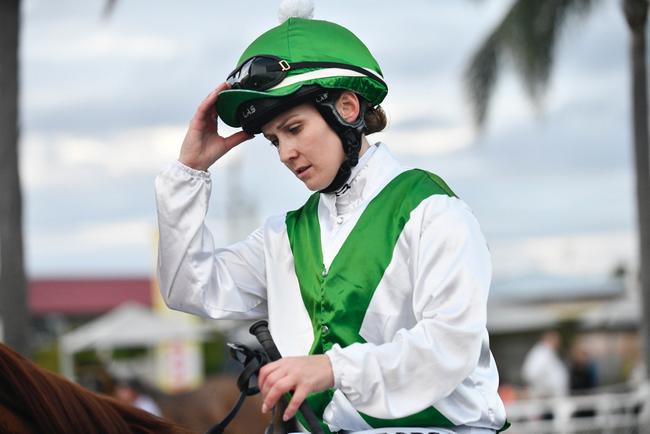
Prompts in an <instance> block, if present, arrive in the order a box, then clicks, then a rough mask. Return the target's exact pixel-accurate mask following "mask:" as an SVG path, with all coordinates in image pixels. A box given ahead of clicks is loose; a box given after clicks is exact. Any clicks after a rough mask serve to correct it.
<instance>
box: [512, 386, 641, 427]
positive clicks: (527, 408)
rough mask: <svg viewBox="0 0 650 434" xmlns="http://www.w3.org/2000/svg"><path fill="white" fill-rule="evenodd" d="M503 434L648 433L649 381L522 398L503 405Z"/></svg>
mask: <svg viewBox="0 0 650 434" xmlns="http://www.w3.org/2000/svg"><path fill="white" fill-rule="evenodd" d="M506 412H507V414H508V420H509V421H510V423H512V427H511V428H510V429H509V430H508V431H507V432H506V434H542V433H548V434H583V433H585V434H586V433H594V434H627V433H639V434H645V433H648V432H650V383H645V384H642V385H641V386H639V387H637V388H635V389H634V390H631V391H627V392H599V393H594V394H589V395H581V396H570V397H563V398H551V399H525V400H519V401H515V402H513V403H511V404H509V405H507V406H506Z"/></svg>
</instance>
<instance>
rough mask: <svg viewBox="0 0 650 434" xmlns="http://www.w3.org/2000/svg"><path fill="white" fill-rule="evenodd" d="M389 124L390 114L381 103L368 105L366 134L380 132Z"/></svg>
mask: <svg viewBox="0 0 650 434" xmlns="http://www.w3.org/2000/svg"><path fill="white" fill-rule="evenodd" d="M387 124H388V116H386V112H385V111H384V109H383V108H382V107H381V106H380V105H378V106H376V107H368V109H367V110H366V135H368V134H372V133H378V132H380V131H381V130H383V129H384V128H386V125H387Z"/></svg>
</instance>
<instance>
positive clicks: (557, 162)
mask: <svg viewBox="0 0 650 434" xmlns="http://www.w3.org/2000/svg"><path fill="white" fill-rule="evenodd" d="M104 4H105V3H104V1H103V0H87V1H84V2H78V1H73V0H60V1H57V2H49V1H46V0H24V1H23V22H22V33H21V47H20V60H21V75H20V80H21V89H20V90H21V144H20V158H21V163H20V168H21V175H22V184H23V192H24V193H23V194H24V206H25V211H24V213H25V236H26V237H25V241H26V263H27V269H28V273H29V275H30V276H31V277H32V278H38V277H57V276H66V277H70V276H143V275H149V274H151V273H152V272H153V266H154V261H155V250H154V245H155V234H156V215H155V200H154V194H153V180H154V178H155V176H156V174H157V173H158V172H159V171H160V170H162V169H163V168H164V167H165V166H166V165H168V164H169V163H170V162H171V161H173V160H174V159H176V158H177V156H178V150H179V148H180V144H181V142H182V139H183V136H184V134H185V130H186V128H187V125H188V122H189V120H190V118H191V117H192V114H193V112H194V110H195V109H196V106H197V105H198V104H199V102H200V101H201V100H202V99H203V98H204V97H205V96H206V95H207V94H208V93H209V92H210V91H211V90H212V89H213V88H214V87H216V85H217V84H219V83H220V82H221V81H223V79H224V78H225V76H226V75H227V74H228V72H230V71H231V70H232V69H233V67H234V65H235V63H236V61H237V59H238V58H239V56H240V54H241V52H242V51H243V50H244V48H245V47H246V46H247V45H248V44H249V43H250V42H251V41H252V40H253V39H254V38H255V37H256V36H258V35H259V34H261V33H262V32H264V31H266V30H267V29H269V28H271V27H273V26H275V25H277V24H278V19H277V10H278V5H279V1H253V0H242V1H237V2H224V1H219V0H212V1H207V0H195V1H192V2H173V1H153V0H140V1H133V0H120V1H119V2H118V4H117V6H116V8H115V10H114V11H113V13H112V15H111V16H110V17H108V18H104V17H103V8H104ZM396 4H397V3H396V2H394V1H388V0H382V1H370V0H357V1H354V2H350V1H343V0H328V1H323V0H316V1H315V18H318V19H325V20H330V21H335V22H337V23H339V24H342V25H344V26H346V27H348V28H349V29H351V30H352V31H353V32H355V33H356V34H357V36H359V37H360V38H361V39H362V40H363V41H364V42H365V43H366V45H367V46H368V47H369V48H370V50H371V52H372V53H373V54H374V55H375V57H376V58H377V60H378V62H379V64H380V65H381V67H382V70H383V72H384V76H385V79H386V81H387V83H388V85H389V94H388V97H387V98H386V100H385V101H384V103H383V104H382V106H383V107H384V109H385V110H386V111H387V112H388V115H389V119H390V122H389V127H388V128H387V130H386V131H385V132H382V133H378V134H375V135H371V136H370V137H369V139H370V141H371V142H376V141H382V142H384V143H386V144H387V146H388V147H389V149H391V151H392V152H393V153H394V154H395V155H396V156H397V158H398V159H400V160H401V161H403V162H404V163H406V164H408V165H411V166H417V167H421V168H424V169H427V170H430V171H432V172H434V173H436V174H438V175H440V176H442V177H443V178H444V179H445V180H446V181H447V183H448V184H449V185H450V186H451V187H452V189H453V190H454V191H455V192H456V193H457V194H458V195H459V196H460V197H461V198H462V199H463V200H465V201H466V202H467V203H468V204H469V205H470V207H471V208H472V210H473V212H474V213H475V215H476V216H477V218H478V220H479V222H480V224H481V227H482V229H483V232H484V234H485V236H486V239H487V241H488V244H489V246H490V250H491V252H492V256H493V262H494V276H495V277H494V279H495V282H496V283H498V282H509V281H510V282H511V281H513V280H515V281H516V280H517V279H528V280H527V281H530V277H531V276H554V278H553V281H554V282H562V281H563V279H565V280H564V281H565V282H574V281H576V280H578V281H579V280H583V281H590V282H591V281H598V279H601V280H602V279H606V277H607V276H608V275H610V274H611V271H612V270H613V269H614V268H615V267H616V266H617V265H619V264H626V265H627V266H632V267H633V266H634V264H635V262H636V256H637V255H636V232H635V231H636V225H635V219H636V217H635V212H636V211H635V199H634V183H633V181H634V178H633V172H632V170H631V168H632V154H631V149H632V144H631V137H630V126H631V120H630V109H629V80H628V63H627V62H628V59H627V29H626V26H625V23H624V21H623V17H622V13H621V11H620V10H619V2H613V1H612V2H609V1H608V2H600V3H599V4H598V5H597V7H596V8H594V10H593V12H592V13H591V14H590V15H589V16H588V17H587V18H585V19H581V20H573V21H571V22H570V25H569V26H567V29H566V31H565V32H564V33H563V34H562V37H561V38H560V41H559V42H560V43H559V46H558V50H557V54H556V60H555V67H554V70H553V74H552V77H551V82H550V85H549V88H548V91H547V92H546V94H545V97H544V99H543V101H542V102H541V104H539V106H538V107H537V108H536V107H535V106H533V105H531V104H530V102H529V101H528V99H527V98H526V95H525V93H524V91H523V86H522V85H521V83H520V82H519V80H518V79H517V77H516V76H515V75H514V73H513V72H512V69H511V68H507V66H508V64H506V68H505V70H504V74H503V76H502V77H501V79H500V81H499V84H498V87H497V90H496V92H495V95H494V99H493V101H492V104H491V111H490V116H489V119H488V124H487V125H486V127H485V129H484V130H483V131H482V132H480V133H479V132H477V131H475V129H474V128H473V126H472V121H471V116H470V113H471V112H470V106H469V104H468V102H467V99H466V98H465V93H464V89H463V81H462V74H463V71H464V69H465V67H466V65H467V63H468V61H469V59H470V57H471V55H472V54H473V52H474V51H475V50H476V49H477V47H478V46H479V45H480V43H481V42H482V40H483V39H484V38H485V37H486V35H487V34H489V32H490V30H491V29H492V28H493V27H494V26H495V25H496V24H497V23H498V22H499V21H500V19H501V18H502V17H503V15H504V13H505V11H507V9H508V8H509V6H510V4H511V2H510V1H508V0H493V1H489V2H487V1H482V2H481V1H469V0H467V1H454V2H443V1H429V0H412V1H409V2H408V3H400V4H401V5H402V4H408V7H403V6H402V7H396ZM221 130H222V131H223V132H232V131H234V130H231V129H229V128H227V127H225V126H222V128H221ZM211 173H212V176H213V179H214V187H213V197H212V200H211V205H210V206H211V209H210V213H209V217H208V219H209V225H210V227H211V228H212V229H213V231H214V233H215V236H216V238H217V240H219V241H220V242H221V243H227V242H232V241H235V240H236V239H238V238H240V237H243V236H244V235H245V234H246V233H247V232H249V231H252V230H253V229H254V228H255V227H257V226H258V225H260V224H262V222H263V221H264V219H265V218H266V217H268V216H270V215H274V214H280V213H283V212H285V211H286V210H289V209H295V208H297V207H299V206H300V205H301V204H302V203H303V202H304V201H305V199H306V198H307V196H308V195H309V191H308V190H307V189H306V188H305V187H304V186H303V185H302V184H301V183H300V182H299V181H297V180H296V179H295V178H294V177H293V175H291V174H290V173H289V171H287V169H286V168H284V167H283V166H282V164H281V163H280V162H279V160H278V157H277V155H276V151H275V149H274V148H272V146H270V145H269V144H268V142H267V141H266V140H264V139H263V137H259V138H256V139H254V140H252V141H250V142H246V143H245V144H244V145H242V146H241V147H239V148H237V149H235V150H233V151H232V152H231V155H228V156H227V157H226V158H224V159H223V160H220V161H219V162H217V164H215V166H213V168H212V169H211ZM235 205H237V206H235ZM237 209H240V210H242V211H239V212H237V211H236V210H237ZM233 218H235V220H234V223H233ZM533 281H535V282H537V283H536V285H538V287H539V285H540V284H539V280H535V279H533ZM496 286H497V288H496V290H497V292H498V290H499V289H498V288H499V285H498V284H497V285H496ZM506 287H507V285H503V288H506ZM531 290H532V291H534V290H535V288H531ZM503 291H506V289H503Z"/></svg>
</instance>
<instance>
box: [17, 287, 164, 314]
mask: <svg viewBox="0 0 650 434" xmlns="http://www.w3.org/2000/svg"><path fill="white" fill-rule="evenodd" d="M151 291H152V290H151V279H149V278H130V279H119V278H104V279H92V278H86V279H82V278H79V279H38V280H32V281H31V282H30V283H29V306H30V310H31V312H32V313H34V314H45V313H66V314H94V313H102V312H106V311H108V310H110V309H112V308H114V307H116V306H118V305H120V304H122V303H124V302H127V301H132V302H137V303H140V304H144V305H146V306H150V305H151V302H152V294H151Z"/></svg>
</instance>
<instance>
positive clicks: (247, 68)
mask: <svg viewBox="0 0 650 434" xmlns="http://www.w3.org/2000/svg"><path fill="white" fill-rule="evenodd" d="M307 68H341V69H349V70H352V71H356V72H358V73H361V74H363V75H365V76H367V77H370V78H372V79H374V80H377V81H378V82H380V83H382V84H385V83H384V80H383V79H382V78H381V77H379V76H378V75H376V74H373V73H372V72H370V71H368V70H367V69H365V68H361V67H359V66H355V65H348V64H346V63H338V62H292V63H289V62H287V61H286V60H284V59H280V58H279V57H275V56H266V55H264V56H254V57H251V58H250V59H248V60H246V61H245V62H244V63H242V64H241V66H240V67H238V68H237V69H235V70H234V71H233V72H231V73H230V74H229V75H228V78H227V79H226V83H228V84H229V85H230V88H231V89H246V90H257V91H264V90H268V89H270V88H272V87H273V86H275V85H277V84H279V83H280V82H281V81H282V80H284V78H285V77H286V76H287V74H288V73H289V71H291V70H297V69H307Z"/></svg>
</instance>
